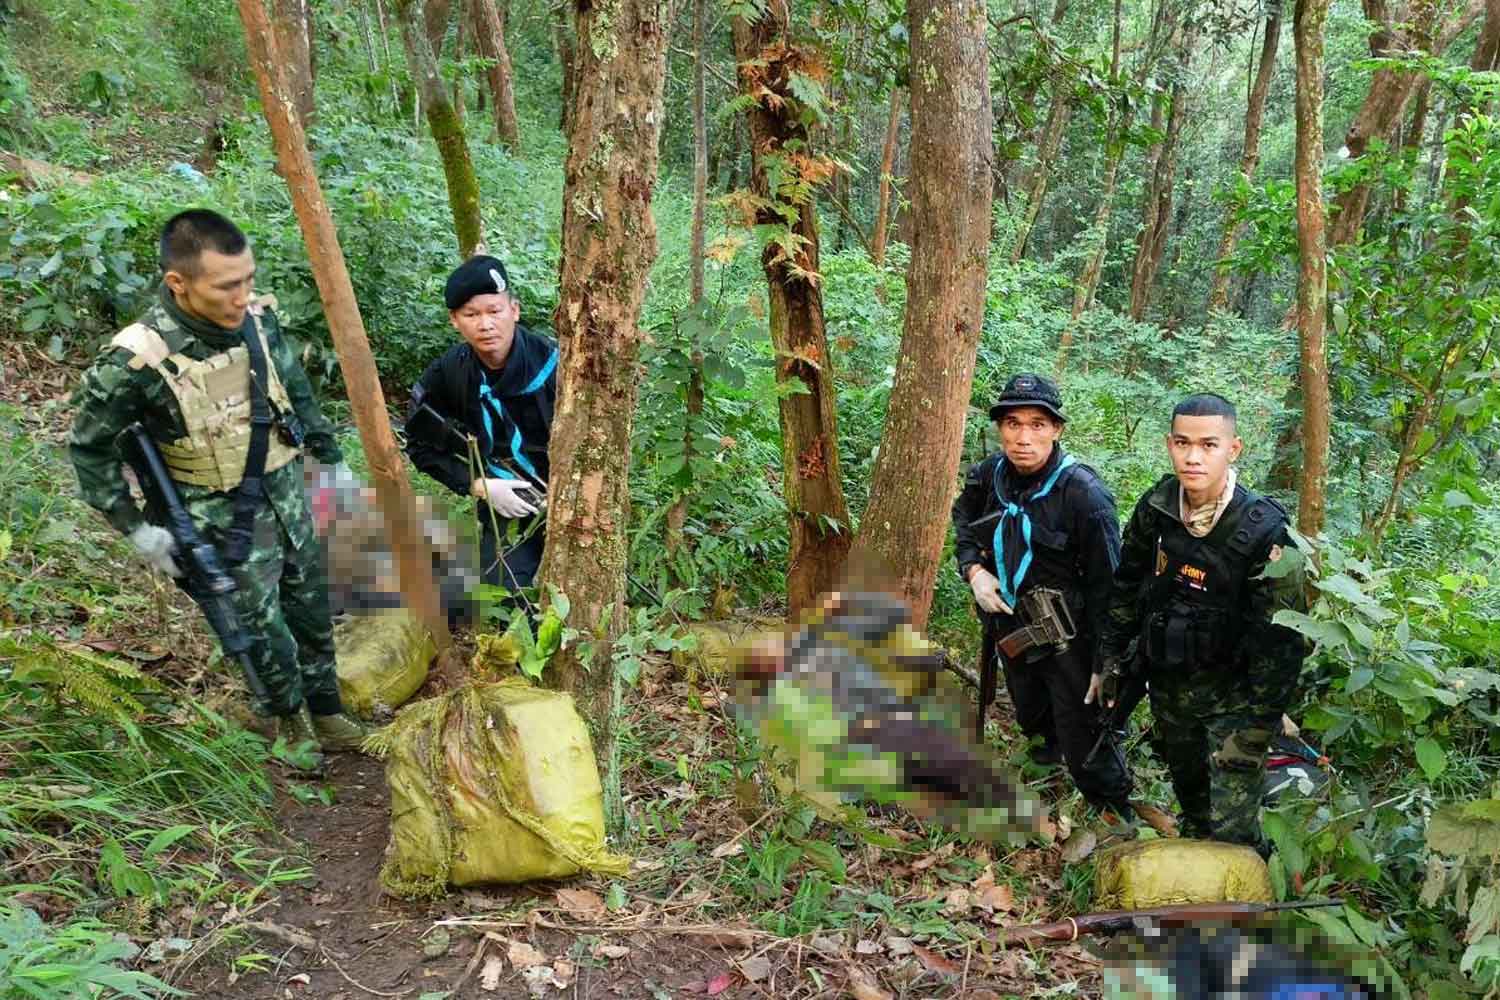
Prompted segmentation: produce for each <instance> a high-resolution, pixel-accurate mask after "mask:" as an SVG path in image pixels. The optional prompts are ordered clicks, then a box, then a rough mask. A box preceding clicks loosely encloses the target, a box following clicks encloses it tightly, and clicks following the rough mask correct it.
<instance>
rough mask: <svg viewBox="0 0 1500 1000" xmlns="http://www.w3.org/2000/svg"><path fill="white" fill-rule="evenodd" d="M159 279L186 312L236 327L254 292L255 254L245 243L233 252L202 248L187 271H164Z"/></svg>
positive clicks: (209, 321) (227, 328)
mask: <svg viewBox="0 0 1500 1000" xmlns="http://www.w3.org/2000/svg"><path fill="white" fill-rule="evenodd" d="M162 281H164V282H165V283H166V286H167V288H168V289H170V290H171V292H172V297H173V298H174V299H176V300H177V307H178V308H179V309H181V310H182V311H183V312H185V313H187V314H188V315H189V316H192V317H193V318H194V319H201V320H204V321H205V322H208V323H212V324H214V325H215V326H218V327H222V328H223V329H225V330H238V329H239V328H240V324H242V323H244V322H245V310H246V309H247V308H248V307H249V305H250V298H251V296H252V295H254V294H255V254H254V253H252V252H251V250H250V248H249V247H246V248H245V249H244V250H243V251H241V252H240V253H237V254H233V255H230V254H222V253H219V252H218V251H217V250H204V251H203V252H202V253H201V254H199V255H198V261H197V266H196V267H195V268H193V269H192V272H191V273H188V272H186V271H168V272H167V273H166V274H164V275H163V276H162Z"/></svg>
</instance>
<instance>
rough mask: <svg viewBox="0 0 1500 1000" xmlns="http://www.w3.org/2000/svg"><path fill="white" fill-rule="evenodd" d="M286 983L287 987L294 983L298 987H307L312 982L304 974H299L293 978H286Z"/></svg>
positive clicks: (309, 977)
mask: <svg viewBox="0 0 1500 1000" xmlns="http://www.w3.org/2000/svg"><path fill="white" fill-rule="evenodd" d="M286 981H287V985H291V984H293V983H295V984H296V985H298V986H307V985H309V984H310V983H311V982H312V976H309V975H308V974H307V973H305V972H299V973H297V974H296V975H295V976H288V977H287V980H286Z"/></svg>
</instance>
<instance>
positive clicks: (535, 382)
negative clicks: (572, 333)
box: [479, 350, 557, 483]
mask: <svg viewBox="0 0 1500 1000" xmlns="http://www.w3.org/2000/svg"><path fill="white" fill-rule="evenodd" d="M556 367H557V351H555V350H554V351H553V352H552V353H551V354H550V355H548V357H547V362H546V363H545V364H544V365H542V368H541V370H540V371H538V372H537V373H536V377H535V378H533V379H532V380H531V381H530V382H529V383H527V385H526V388H524V389H522V390H521V391H520V393H518V395H521V396H529V395H531V394H532V393H533V392H536V391H537V390H538V389H540V388H541V387H542V386H543V385H545V384H546V382H547V377H548V376H549V375H551V374H552V371H553V369H555V368H556ZM492 410H493V411H494V415H495V416H496V417H499V418H500V420H501V423H502V426H503V424H504V421H505V407H504V405H502V404H501V402H500V397H499V396H496V395H495V393H494V391H493V390H492V389H491V388H490V382H489V379H487V378H484V377H483V376H482V375H481V376H480V379H479V413H480V415H481V416H483V417H484V434H485V437H487V438H489V441H490V447H491V448H494V446H495V443H496V442H495V423H494V420H493V418H492V417H491V416H490V412H491V411H492ZM510 453H511V457H513V458H514V459H515V460H516V465H517V466H519V467H520V469H521V471H523V472H524V473H526V475H528V476H530V477H531V480H532V482H535V483H540V482H541V481H542V477H541V476H539V475H537V471H536V466H534V465H532V464H531V459H529V458H527V457H526V456H525V455H524V454H522V453H521V428H520V427H519V426H518V425H517V424H516V423H515V422H514V421H512V422H511V435H510ZM488 464H489V467H490V473H491V474H492V475H497V476H505V477H506V478H507V479H519V478H520V477H519V476H517V475H515V474H514V473H512V472H511V471H510V470H509V469H507V468H506V467H505V466H504V465H502V464H500V463H499V462H497V461H495V460H494V459H490V460H489V463H488Z"/></svg>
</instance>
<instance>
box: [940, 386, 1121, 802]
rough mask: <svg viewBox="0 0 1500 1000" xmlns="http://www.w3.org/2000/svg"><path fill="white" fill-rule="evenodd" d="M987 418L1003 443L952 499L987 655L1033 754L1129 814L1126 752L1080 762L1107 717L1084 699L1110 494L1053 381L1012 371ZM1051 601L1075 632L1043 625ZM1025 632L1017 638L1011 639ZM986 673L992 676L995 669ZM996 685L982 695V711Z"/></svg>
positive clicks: (1098, 614) (1115, 545)
mask: <svg viewBox="0 0 1500 1000" xmlns="http://www.w3.org/2000/svg"><path fill="white" fill-rule="evenodd" d="M990 419H992V420H994V421H995V423H996V425H997V426H998V427H999V430H1000V439H1001V443H1002V449H1001V451H1000V452H998V453H996V454H994V455H991V456H989V457H988V458H986V459H985V460H984V461H982V462H979V463H978V464H976V465H975V466H973V467H972V468H971V469H970V470H969V473H968V476H967V478H966V480H965V482H964V488H963V490H962V491H961V492H960V493H959V495H958V499H957V500H956V501H954V504H953V529H954V535H955V546H954V553H955V556H956V557H957V560H958V571H959V575H961V576H962V577H963V578H964V581H965V582H966V583H968V584H969V587H970V589H971V590H972V591H973V593H974V601H975V603H976V604H977V605H978V607H979V616H980V620H981V622H982V623H983V625H984V636H983V643H984V657H985V661H986V662H990V663H992V662H993V660H992V659H991V658H993V657H998V658H999V659H1000V661H1001V663H1002V664H1003V667H1004V672H1005V685H1006V688H1007V690H1009V692H1010V698H1011V702H1012V704H1014V706H1015V710H1016V722H1017V724H1018V725H1019V726H1020V727H1021V731H1022V732H1023V733H1024V734H1025V735H1027V736H1028V737H1031V738H1032V739H1039V740H1041V741H1042V745H1041V747H1040V748H1039V749H1037V750H1035V751H1033V757H1034V759H1036V760H1037V761H1038V762H1041V763H1052V762H1056V761H1057V760H1058V759H1059V758H1060V759H1062V760H1063V761H1065V762H1066V763H1067V765H1068V770H1069V773H1070V774H1071V775H1072V777H1073V782H1074V784H1076V785H1077V786H1078V790H1079V791H1080V792H1082V793H1083V795H1084V798H1085V799H1087V800H1088V801H1089V803H1090V804H1091V805H1093V806H1095V807H1097V808H1100V809H1108V810H1113V811H1115V812H1118V813H1119V814H1120V815H1121V816H1122V817H1123V818H1128V817H1129V816H1130V815H1132V811H1131V809H1130V806H1129V797H1130V791H1131V778H1130V773H1129V771H1128V770H1127V769H1126V768H1125V765H1124V762H1123V761H1122V760H1121V758H1120V757H1119V756H1118V755H1115V754H1095V755H1094V756H1093V759H1092V760H1090V761H1089V763H1088V765H1087V766H1085V763H1084V762H1085V760H1086V759H1088V757H1089V753H1090V750H1091V749H1092V748H1093V746H1094V744H1095V742H1096V740H1097V738H1098V736H1099V731H1100V726H1101V725H1102V720H1101V719H1100V716H1099V711H1098V708H1097V706H1094V705H1090V704H1086V703H1085V701H1084V698H1085V695H1086V694H1087V693H1088V689H1089V679H1090V674H1091V672H1092V670H1093V665H1094V647H1095V645H1096V643H1097V639H1098V636H1099V634H1100V631H1101V629H1102V627H1103V624H1104V616H1105V614H1106V613H1107V611H1108V607H1109V593H1110V584H1111V580H1112V577H1113V574H1114V570H1115V566H1116V565H1117V564H1118V562H1119V558H1120V527H1119V518H1118V516H1117V515H1116V513H1115V501H1114V497H1113V496H1111V495H1110V492H1109V490H1108V489H1107V488H1106V487H1105V485H1104V483H1103V482H1102V481H1101V480H1100V479H1099V476H1098V474H1097V473H1095V472H1094V470H1093V469H1090V468H1089V467H1088V466H1086V465H1083V464H1081V463H1079V462H1078V461H1077V460H1076V459H1074V458H1073V457H1072V456H1071V455H1068V454H1067V453H1066V452H1064V450H1063V448H1062V445H1061V443H1060V440H1059V439H1060V438H1061V436H1062V431H1063V426H1064V424H1065V423H1066V422H1067V417H1065V416H1064V415H1063V410H1062V397H1061V396H1060V395H1059V394H1058V391H1057V387H1056V386H1055V385H1053V384H1052V383H1051V382H1049V381H1048V380H1047V379H1045V378H1042V377H1041V376H1040V375H1033V374H1020V375H1016V376H1015V377H1013V378H1012V379H1011V380H1010V381H1009V382H1007V383H1006V385H1005V391H1004V392H1003V393H1001V395H1000V399H999V401H997V402H996V403H995V405H994V406H993V407H991V408H990ZM1060 606H1064V607H1065V609H1064V607H1060ZM1048 609H1052V610H1054V611H1055V612H1056V613H1055V614H1052V615H1050V616H1049V617H1050V618H1051V620H1052V622H1053V623H1054V624H1055V623H1057V622H1067V623H1068V626H1070V627H1071V630H1072V631H1073V635H1072V636H1071V637H1068V638H1067V639H1065V640H1063V641H1057V640H1058V638H1059V636H1058V633H1057V632H1056V631H1054V632H1052V633H1051V634H1050V635H1049V634H1047V629H1046V628H1045V627H1044V626H1046V624H1047V623H1045V622H1042V621H1039V620H1037V619H1038V618H1039V617H1040V616H1041V615H1042V614H1044V613H1046V611H1047V610H1048ZM1069 619H1070V620H1071V621H1069ZM1066 630H1067V629H1066V628H1065V629H1064V632H1065V631H1066ZM1018 635H1019V636H1022V637H1023V639H1022V640H1021V641H1014V642H1012V641H1010V640H1012V639H1013V638H1014V637H1015V636H1018ZM1048 640H1051V641H1048ZM1002 644H1005V645H1009V646H1010V648H1011V649H1012V651H1013V655H1007V654H1005V653H1004V652H1002V651H1001V649H1000V646H1001V645H1002ZM1018 647H1026V648H1024V651H1019V652H1017V651H1016V650H1017V649H1018ZM982 673H985V674H987V675H988V676H989V677H993V670H992V669H991V670H986V671H982ZM992 685H993V681H991V684H990V685H988V686H989V687H991V689H990V690H984V691H981V692H980V702H981V705H980V710H981V716H982V713H983V710H984V708H985V707H987V703H988V701H989V699H990V698H991V697H992V696H993V690H992Z"/></svg>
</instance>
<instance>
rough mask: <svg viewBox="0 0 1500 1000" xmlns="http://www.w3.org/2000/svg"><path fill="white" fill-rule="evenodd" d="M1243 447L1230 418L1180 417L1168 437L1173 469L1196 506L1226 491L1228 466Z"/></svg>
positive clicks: (1174, 421)
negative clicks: (1225, 483) (1225, 482)
mask: <svg viewBox="0 0 1500 1000" xmlns="http://www.w3.org/2000/svg"><path fill="white" fill-rule="evenodd" d="M1242 447H1243V443H1242V442H1241V441H1240V439H1239V437H1238V436H1236V434H1235V427H1234V421H1232V420H1230V419H1229V418H1228V417H1216V416H1210V417H1177V418H1175V419H1174V420H1173V421H1172V432H1171V433H1170V434H1168V435H1167V451H1169V452H1170V453H1171V455H1172V468H1173V469H1174V470H1175V471H1176V472H1177V478H1178V479H1179V480H1180V481H1181V482H1182V488H1183V489H1185V490H1187V494H1188V498H1189V499H1190V500H1193V501H1194V502H1195V504H1196V503H1197V502H1199V501H1201V500H1204V499H1208V498H1210V497H1217V496H1218V495H1219V494H1220V493H1222V492H1223V491H1224V481H1225V479H1226V477H1228V475H1229V466H1230V465H1231V464H1232V463H1233V462H1234V460H1235V459H1237V458H1239V457H1240V449H1241V448H1242Z"/></svg>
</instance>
